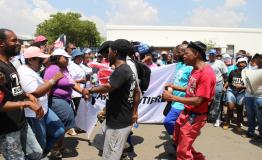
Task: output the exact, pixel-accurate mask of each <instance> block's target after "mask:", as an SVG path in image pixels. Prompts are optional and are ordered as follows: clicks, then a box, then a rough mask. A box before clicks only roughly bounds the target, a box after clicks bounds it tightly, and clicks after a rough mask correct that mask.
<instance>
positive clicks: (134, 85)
mask: <svg viewBox="0 0 262 160" xmlns="http://www.w3.org/2000/svg"><path fill="white" fill-rule="evenodd" d="M135 79H136V76H135V74H134V73H133V74H132V82H131V86H130V90H129V96H128V103H133V101H134V90H135V87H136V81H135Z"/></svg>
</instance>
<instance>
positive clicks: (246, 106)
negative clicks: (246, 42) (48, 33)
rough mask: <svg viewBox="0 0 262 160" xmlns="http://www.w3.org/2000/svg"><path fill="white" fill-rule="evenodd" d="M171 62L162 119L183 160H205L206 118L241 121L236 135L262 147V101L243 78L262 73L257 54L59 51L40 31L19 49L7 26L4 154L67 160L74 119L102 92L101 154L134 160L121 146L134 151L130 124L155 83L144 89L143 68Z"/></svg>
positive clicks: (1, 54)
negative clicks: (198, 144)
mask: <svg viewBox="0 0 262 160" xmlns="http://www.w3.org/2000/svg"><path fill="white" fill-rule="evenodd" d="M48 44H49V45H48ZM141 63H142V64H143V65H141ZM173 63H176V68H175V70H174V73H175V74H174V75H175V77H174V78H173V83H169V84H166V87H165V91H164V92H163V95H162V97H163V99H165V100H166V101H167V102H168V103H167V106H166V108H165V116H166V117H165V120H164V122H163V123H164V127H165V128H166V131H167V133H168V134H169V135H170V136H171V137H172V138H173V141H174V149H175V150H176V152H177V159H178V160H180V159H181V160H182V159H195V158H198V159H201V160H202V159H203V160H204V159H206V158H205V156H204V155H203V154H201V153H200V152H196V151H195V149H194V148H193V147H192V144H193V142H194V140H195V139H196V138H197V136H198V135H199V133H200V129H201V128H202V127H203V126H204V125H205V122H206V121H208V122H210V123H213V124H214V127H219V126H222V128H223V129H228V128H229V127H234V124H235V127H236V131H237V132H238V133H240V134H242V135H243V136H245V137H247V138H254V139H255V140H256V141H257V142H262V95H261V94H256V95H254V94H252V93H250V91H249V90H247V89H246V88H247V86H245V85H244V82H243V78H242V73H243V72H245V71H246V70H256V69H261V68H262V55H261V54H259V53H255V54H253V56H251V55H250V54H248V53H247V52H246V51H244V50H240V51H239V52H238V53H236V56H235V57H232V56H230V55H228V54H226V53H225V54H221V53H219V52H218V50H216V49H210V50H207V46H206V45H205V44H203V43H202V42H200V41H196V42H187V41H183V42H182V43H181V44H179V45H177V46H175V47H174V48H173V50H172V51H165V50H163V51H158V50H156V49H155V48H154V47H151V46H149V45H147V44H143V43H141V42H136V41H131V42H130V41H127V40H124V39H118V40H115V41H106V42H104V43H103V44H102V45H101V46H100V47H99V49H98V51H97V52H96V51H93V50H91V49H90V48H80V47H77V46H75V44H73V43H67V44H65V46H63V47H56V46H55V45H54V44H52V43H48V39H47V38H46V37H45V36H42V35H39V36H37V37H36V38H35V39H34V40H33V41H32V42H31V43H30V44H28V43H24V44H23V45H22V47H21V44H20V42H19V40H18V39H17V37H16V34H15V33H14V32H13V31H11V30H8V29H0V125H1V127H0V152H1V154H2V155H3V156H4V158H5V159H8V160H9V159H10V160H11V159H21V160H22V159H32V160H38V159H43V158H45V157H46V156H47V155H49V154H50V156H51V157H60V158H61V157H62V155H63V154H64V153H68V152H70V150H69V149H68V148H67V147H65V146H64V144H63V142H64V137H65V134H66V133H67V134H69V135H71V136H74V135H76V134H77V133H78V132H81V129H80V128H78V126H76V123H75V117H76V115H77V111H78V107H79V104H80V101H81V99H84V100H86V101H91V102H92V103H94V102H93V101H95V100H94V95H95V94H97V93H101V94H108V97H109V99H108V100H107V103H106V106H105V108H104V110H103V111H101V112H100V113H99V114H98V119H99V120H101V123H102V122H103V123H104V125H105V140H104V146H103V147H102V148H101V152H103V154H102V157H103V159H104V160H111V159H112V160H117V159H120V158H121V159H128V156H126V155H125V154H123V150H124V148H125V145H126V143H128V144H129V147H128V148H125V152H126V151H133V145H132V139H131V135H132V126H133V124H135V123H136V121H137V119H138V113H137V110H138V104H139V101H140V99H141V98H142V96H143V92H144V91H145V90H146V88H147V87H148V86H146V87H145V84H141V81H142V80H141V79H142V78H141V76H140V73H141V70H139V68H138V67H137V65H139V66H140V67H142V70H143V69H145V70H146V68H149V69H153V68H156V67H160V66H164V65H169V64H173ZM101 66H104V67H101ZM144 66H146V68H145V67H144ZM143 67H144V68H143ZM106 68H111V69H112V70H113V72H112V70H111V69H110V70H108V69H106ZM140 69H141V68H140ZM147 73H149V75H150V70H149V71H147ZM144 78H145V77H144ZM143 81H146V80H143ZM259 89H261V86H260V88H259ZM235 112H236V115H237V118H236V120H235V119H234V115H235V114H234V113H235ZM244 116H247V124H245V121H244ZM243 125H247V128H248V130H247V131H245V130H244V129H243ZM256 128H258V135H256V132H255V130H256Z"/></svg>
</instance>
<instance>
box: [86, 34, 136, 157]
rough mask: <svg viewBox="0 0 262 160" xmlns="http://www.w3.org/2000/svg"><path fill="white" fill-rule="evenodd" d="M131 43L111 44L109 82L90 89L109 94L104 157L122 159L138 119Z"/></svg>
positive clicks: (92, 91) (119, 41)
mask: <svg viewBox="0 0 262 160" xmlns="http://www.w3.org/2000/svg"><path fill="white" fill-rule="evenodd" d="M130 51H131V44H130V42H129V41H127V40H124V39H118V40H115V41H113V42H112V43H111V44H110V48H109V55H108V57H109V61H110V64H113V65H114V66H115V71H114V72H113V73H112V75H111V76H110V79H109V83H108V84H106V85H101V86H98V87H93V88H91V89H89V93H90V94H92V93H109V99H108V101H107V103H106V134H105V142H104V148H103V160H118V159H120V157H121V155H122V152H123V149H124V144H125V142H126V140H127V136H128V134H129V133H130V130H131V127H132V124H133V123H134V122H135V121H136V120H137V107H138V104H139V97H140V93H139V89H138V86H137V83H136V80H135V75H134V73H133V72H132V70H131V69H130V67H129V66H128V65H127V64H126V56H127V54H128V53H130Z"/></svg>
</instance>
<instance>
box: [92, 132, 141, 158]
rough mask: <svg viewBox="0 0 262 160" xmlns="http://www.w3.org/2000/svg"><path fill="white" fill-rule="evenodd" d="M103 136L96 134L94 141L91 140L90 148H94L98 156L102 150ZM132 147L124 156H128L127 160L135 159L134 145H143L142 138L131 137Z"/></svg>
mask: <svg viewBox="0 0 262 160" xmlns="http://www.w3.org/2000/svg"><path fill="white" fill-rule="evenodd" d="M104 138H105V137H104V135H103V134H96V135H95V137H94V139H93V143H92V146H94V147H96V148H97V150H98V155H99V156H101V154H102V153H101V152H102V150H103V145H104ZM131 141H132V145H133V146H134V150H133V151H130V152H126V154H127V155H128V157H129V158H131V159H132V158H135V157H137V154H136V153H135V149H136V147H135V146H136V145H139V144H141V143H143V141H144V138H143V137H140V136H137V135H132V140H131Z"/></svg>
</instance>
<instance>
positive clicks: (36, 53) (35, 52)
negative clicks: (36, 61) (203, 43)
mask: <svg viewBox="0 0 262 160" xmlns="http://www.w3.org/2000/svg"><path fill="white" fill-rule="evenodd" d="M24 57H25V58H33V57H39V58H48V57H50V55H48V54H44V53H42V52H41V50H40V48H38V47H35V46H32V47H28V48H27V49H25V52H24Z"/></svg>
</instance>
